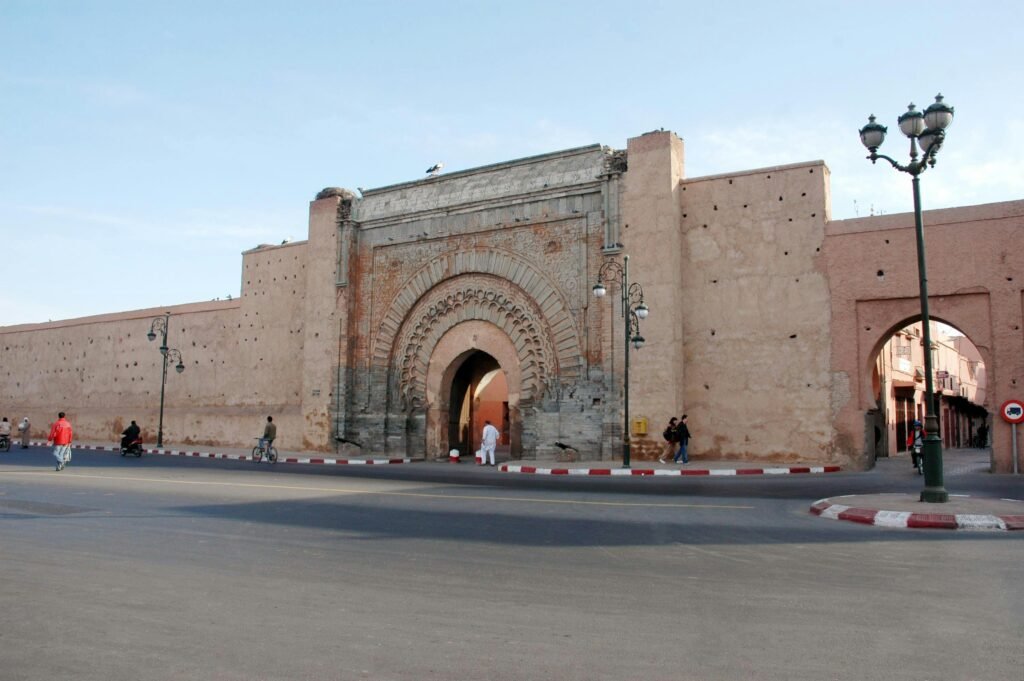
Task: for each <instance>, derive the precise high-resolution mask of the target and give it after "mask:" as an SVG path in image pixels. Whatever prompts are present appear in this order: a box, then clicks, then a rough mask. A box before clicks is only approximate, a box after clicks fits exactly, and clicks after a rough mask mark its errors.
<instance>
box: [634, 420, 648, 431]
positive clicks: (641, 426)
mask: <svg viewBox="0 0 1024 681" xmlns="http://www.w3.org/2000/svg"><path fill="white" fill-rule="evenodd" d="M633 435H647V417H646V416H638V417H636V418H635V419H633Z"/></svg>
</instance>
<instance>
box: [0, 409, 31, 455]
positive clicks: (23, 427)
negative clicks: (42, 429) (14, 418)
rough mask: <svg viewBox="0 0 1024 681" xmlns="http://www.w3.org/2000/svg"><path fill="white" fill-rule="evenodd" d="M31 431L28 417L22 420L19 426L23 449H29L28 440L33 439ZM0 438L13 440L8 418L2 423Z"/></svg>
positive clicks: (0, 425) (0, 424) (0, 422)
mask: <svg viewBox="0 0 1024 681" xmlns="http://www.w3.org/2000/svg"><path fill="white" fill-rule="evenodd" d="M31 430H32V427H31V425H30V424H29V421H28V417H27V416H26V417H25V418H23V419H22V420H21V423H19V424H18V434H19V435H20V436H21V448H22V449H28V439H29V437H31V436H30V432H31ZM0 437H2V438H6V439H8V440H10V439H11V422H10V421H8V420H7V417H6V416H5V417H4V419H3V421H0Z"/></svg>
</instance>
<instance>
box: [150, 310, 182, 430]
mask: <svg viewBox="0 0 1024 681" xmlns="http://www.w3.org/2000/svg"><path fill="white" fill-rule="evenodd" d="M170 321H171V313H170V312H165V313H164V316H163V317H154V318H153V321H152V323H150V325H149V333H147V334H146V338H148V339H149V340H150V341H151V342H152V341H155V340H156V336H157V333H162V334H163V340H162V341H161V343H160V354H161V355H163V358H164V369H163V373H162V374H161V375H160V425H159V426H158V427H157V431H156V446H157V447H163V446H164V388H165V386H166V385H167V362H168V361H170V360H177V361H178V363H177V364H175V365H174V370H175V371H177V372H178V373H179V374H180V373H181V372H182V371H184V370H185V364H184V362H182V361H181V353H180V352H179V351H178V350H176V349H173V348H168V347H167V328H168V327H169V326H170Z"/></svg>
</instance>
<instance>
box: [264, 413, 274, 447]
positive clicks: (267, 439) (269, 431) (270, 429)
mask: <svg viewBox="0 0 1024 681" xmlns="http://www.w3.org/2000/svg"><path fill="white" fill-rule="evenodd" d="M276 438H277V426H276V425H275V424H274V417H273V416H268V417H267V425H266V427H265V428H264V429H263V441H262V442H261V443H260V444H262V445H263V446H264V447H265V448H266V449H270V446H271V445H273V444H274V440H275V439H276Z"/></svg>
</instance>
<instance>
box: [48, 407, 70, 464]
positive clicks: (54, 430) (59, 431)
mask: <svg viewBox="0 0 1024 681" xmlns="http://www.w3.org/2000/svg"><path fill="white" fill-rule="evenodd" d="M73 436H74V432H73V431H72V430H71V424H70V423H68V420H67V419H66V418H64V412H60V413H59V414H57V420H56V421H54V422H53V425H52V426H50V435H49V436H48V437H47V438H46V446H47V447H49V446H50V443H53V458H55V459H57V470H59V471H62V470H64V467H65V466H67V465H68V464H69V463H71V438H72V437H73Z"/></svg>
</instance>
